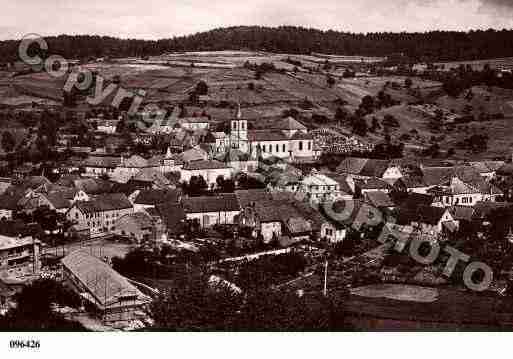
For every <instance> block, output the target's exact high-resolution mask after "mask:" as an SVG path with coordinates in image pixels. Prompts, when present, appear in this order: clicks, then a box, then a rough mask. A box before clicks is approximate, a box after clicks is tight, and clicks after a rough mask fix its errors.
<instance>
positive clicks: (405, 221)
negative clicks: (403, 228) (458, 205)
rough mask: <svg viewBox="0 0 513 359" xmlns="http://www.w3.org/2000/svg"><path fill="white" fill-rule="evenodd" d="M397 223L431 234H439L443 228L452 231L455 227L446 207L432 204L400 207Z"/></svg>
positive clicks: (455, 224) (454, 221)
mask: <svg viewBox="0 0 513 359" xmlns="http://www.w3.org/2000/svg"><path fill="white" fill-rule="evenodd" d="M397 223H398V224H400V225H410V226H412V227H414V228H418V229H419V230H421V231H422V232H423V233H428V234H432V235H437V234H441V233H442V232H443V231H444V230H448V231H454V230H455V229H456V228H457V222H456V220H455V219H454V217H453V216H452V215H451V211H450V210H449V209H448V208H443V207H433V206H418V207H415V208H406V207H400V208H399V210H398V215H397Z"/></svg>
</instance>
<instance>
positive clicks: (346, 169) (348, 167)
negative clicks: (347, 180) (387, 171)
mask: <svg viewBox="0 0 513 359" xmlns="http://www.w3.org/2000/svg"><path fill="white" fill-rule="evenodd" d="M366 162H367V158H357V157H347V158H345V159H344V160H342V162H340V164H339V165H338V167H337V172H338V173H348V174H359V173H360V172H361V171H362V168H363V166H365V163H366Z"/></svg>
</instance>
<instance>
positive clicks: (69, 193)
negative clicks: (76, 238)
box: [24, 189, 89, 213]
mask: <svg viewBox="0 0 513 359" xmlns="http://www.w3.org/2000/svg"><path fill="white" fill-rule="evenodd" d="M77 201H89V196H88V195H87V193H85V192H84V191H81V190H76V189H59V190H53V191H48V192H46V191H45V192H42V193H37V194H34V195H33V197H32V201H30V202H28V203H26V204H25V205H24V210H25V211H29V212H31V211H33V210H35V209H36V208H39V207H48V208H49V209H51V210H54V211H56V212H58V213H66V212H67V211H68V209H69V208H70V207H71V206H72V204H73V203H75V202H77Z"/></svg>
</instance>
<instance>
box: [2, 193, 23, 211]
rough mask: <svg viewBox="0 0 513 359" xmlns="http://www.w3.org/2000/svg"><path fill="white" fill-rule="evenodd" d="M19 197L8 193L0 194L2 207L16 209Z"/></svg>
mask: <svg viewBox="0 0 513 359" xmlns="http://www.w3.org/2000/svg"><path fill="white" fill-rule="evenodd" d="M19 199H20V197H19V196H11V195H9V194H7V193H4V194H2V195H0V209H8V210H12V211H14V210H16V209H17V208H18V201H19Z"/></svg>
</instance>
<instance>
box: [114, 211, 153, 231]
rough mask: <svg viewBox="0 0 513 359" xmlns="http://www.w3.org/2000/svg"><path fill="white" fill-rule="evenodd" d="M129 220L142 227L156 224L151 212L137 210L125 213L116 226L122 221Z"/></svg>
mask: <svg viewBox="0 0 513 359" xmlns="http://www.w3.org/2000/svg"><path fill="white" fill-rule="evenodd" d="M127 222H132V223H134V224H135V225H137V226H138V227H139V228H141V229H144V228H151V227H152V226H153V224H154V223H153V219H152V218H151V217H150V215H149V214H147V213H145V212H136V213H130V214H125V215H124V216H122V217H120V218H118V220H117V221H116V224H115V226H116V227H118V226H119V225H121V224H122V223H127Z"/></svg>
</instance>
